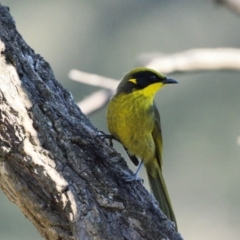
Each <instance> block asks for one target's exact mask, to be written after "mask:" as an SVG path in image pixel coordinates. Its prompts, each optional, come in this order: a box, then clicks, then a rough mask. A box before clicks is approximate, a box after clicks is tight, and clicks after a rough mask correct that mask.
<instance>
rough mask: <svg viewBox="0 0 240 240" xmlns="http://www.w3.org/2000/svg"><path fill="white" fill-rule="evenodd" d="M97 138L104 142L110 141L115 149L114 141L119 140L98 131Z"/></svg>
mask: <svg viewBox="0 0 240 240" xmlns="http://www.w3.org/2000/svg"><path fill="white" fill-rule="evenodd" d="M95 138H101V139H102V141H104V140H106V139H108V140H109V145H110V146H111V147H113V140H117V139H116V138H115V137H114V136H113V135H111V134H106V133H104V132H103V131H98V132H97V135H96V136H95Z"/></svg>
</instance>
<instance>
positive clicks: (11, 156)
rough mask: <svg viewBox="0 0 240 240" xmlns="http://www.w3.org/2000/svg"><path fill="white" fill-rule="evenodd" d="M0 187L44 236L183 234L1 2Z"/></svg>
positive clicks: (152, 236) (157, 236) (175, 236)
mask: <svg viewBox="0 0 240 240" xmlns="http://www.w3.org/2000/svg"><path fill="white" fill-rule="evenodd" d="M0 39H1V42H0V49H1V56H0V188H1V189H2V190H3V191H4V193H5V194H6V195H7V197H8V198H9V200H10V201H12V202H13V203H15V204H16V205H17V206H18V207H19V208H20V209H21V211H22V212H23V214H24V215H25V216H26V217H27V218H28V219H29V220H30V221H32V222H33V224H34V225H35V227H36V228H37V230H38V231H39V233H40V234H41V235H42V236H43V237H44V238H45V239H51V240H54V239H81V240H88V239H96V240H97V239H104V240H108V239H111V240H114V239H119V240H120V239H125V240H128V239H149V240H150V239H151V240H153V239H162V238H169V239H174V240H178V239H182V238H181V236H180V234H179V233H177V232H175V230H174V227H173V225H172V223H171V222H170V221H169V220H167V219H166V217H165V216H164V215H163V214H162V212H161V210H160V209H159V208H158V206H157V204H156V201H155V200H154V199H153V197H152V195H151V194H149V193H148V192H147V191H146V190H145V189H144V187H143V186H142V185H141V183H138V182H132V183H126V182H125V181H124V176H126V175H127V174H131V172H130V170H129V169H128V168H127V166H126V163H125V161H124V160H123V159H122V158H121V156H120V155H119V154H118V153H117V152H116V151H115V150H114V149H113V148H111V147H110V146H108V144H107V143H106V142H104V141H102V140H101V139H99V138H95V136H96V135H97V129H96V128H95V127H94V126H93V125H92V124H91V122H90V121H89V119H87V118H86V116H84V114H83V113H82V112H81V110H80V109H79V108H78V107H77V105H76V104H75V103H74V100H73V98H72V96H71V94H70V93H69V92H68V91H66V90H65V89H64V88H63V87H62V86H61V85H60V84H59V83H58V82H57V81H56V79H55V77H54V74H53V72H52V70H51V68H50V66H49V64H48V63H47V62H46V61H45V60H44V59H43V58H42V57H41V56H40V55H38V54H35V53H34V51H33V50H32V49H31V48H30V47H29V46H28V45H27V44H26V43H25V41H24V40H23V38H22V37H21V35H20V34H19V33H18V32H17V30H16V26H15V23H14V21H13V19H12V17H11V15H10V13H9V10H8V8H6V7H3V6H1V5H0Z"/></svg>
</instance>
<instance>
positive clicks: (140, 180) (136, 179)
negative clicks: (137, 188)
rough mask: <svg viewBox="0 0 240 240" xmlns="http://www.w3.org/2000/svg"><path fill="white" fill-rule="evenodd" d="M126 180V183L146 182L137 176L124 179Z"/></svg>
mask: <svg viewBox="0 0 240 240" xmlns="http://www.w3.org/2000/svg"><path fill="white" fill-rule="evenodd" d="M124 180H125V181H126V182H133V181H137V182H140V183H141V184H143V183H144V180H143V179H142V178H139V177H137V174H133V175H132V176H127V177H124Z"/></svg>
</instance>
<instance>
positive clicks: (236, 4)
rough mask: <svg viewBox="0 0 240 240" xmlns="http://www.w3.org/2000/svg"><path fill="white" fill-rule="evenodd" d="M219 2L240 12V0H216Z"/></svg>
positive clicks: (215, 0)
mask: <svg viewBox="0 0 240 240" xmlns="http://www.w3.org/2000/svg"><path fill="white" fill-rule="evenodd" d="M214 2H216V3H217V4H219V5H220V4H221V5H225V6H226V7H227V8H229V9H230V10H231V11H233V12H235V13H237V14H238V15H239V14H240V1H239V0H214Z"/></svg>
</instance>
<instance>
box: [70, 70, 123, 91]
mask: <svg viewBox="0 0 240 240" xmlns="http://www.w3.org/2000/svg"><path fill="white" fill-rule="evenodd" d="M68 77H69V78H70V79H72V80H74V81H77V82H81V83H85V84H89V85H93V86H98V87H102V88H106V89H109V90H112V91H115V89H116V87H117V85H118V83H119V82H118V81H116V80H115V79H112V78H107V77H103V76H100V75H96V74H92V73H86V72H82V71H79V70H76V69H72V70H71V71H70V72H69V74H68Z"/></svg>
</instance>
